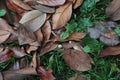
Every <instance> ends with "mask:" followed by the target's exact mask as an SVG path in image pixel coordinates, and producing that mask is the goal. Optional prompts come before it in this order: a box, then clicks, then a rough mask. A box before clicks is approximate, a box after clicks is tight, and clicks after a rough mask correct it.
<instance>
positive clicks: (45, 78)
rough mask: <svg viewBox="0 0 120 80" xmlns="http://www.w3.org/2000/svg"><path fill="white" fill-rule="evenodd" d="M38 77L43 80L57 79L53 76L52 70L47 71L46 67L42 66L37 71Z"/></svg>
mask: <svg viewBox="0 0 120 80" xmlns="http://www.w3.org/2000/svg"><path fill="white" fill-rule="evenodd" d="M37 72H38V75H39V76H40V77H41V80H55V77H54V76H53V75H52V70H51V69H45V68H44V67H42V66H40V67H39V68H38V69H37Z"/></svg>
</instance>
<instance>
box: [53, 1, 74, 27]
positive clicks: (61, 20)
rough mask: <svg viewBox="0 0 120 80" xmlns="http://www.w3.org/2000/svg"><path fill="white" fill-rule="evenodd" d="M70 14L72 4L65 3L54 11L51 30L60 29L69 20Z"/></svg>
mask: <svg viewBox="0 0 120 80" xmlns="http://www.w3.org/2000/svg"><path fill="white" fill-rule="evenodd" d="M71 14H72V3H67V4H65V5H62V6H60V7H59V8H58V9H56V12H55V14H54V15H53V17H52V22H53V27H52V28H53V29H60V28H62V27H63V26H65V24H66V23H67V22H68V21H69V20H70V18H71Z"/></svg>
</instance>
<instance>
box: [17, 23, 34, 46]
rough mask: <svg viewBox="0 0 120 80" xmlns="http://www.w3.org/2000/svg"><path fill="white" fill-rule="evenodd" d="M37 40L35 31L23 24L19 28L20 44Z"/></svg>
mask: <svg viewBox="0 0 120 80" xmlns="http://www.w3.org/2000/svg"><path fill="white" fill-rule="evenodd" d="M35 40H36V37H35V35H34V33H33V32H30V31H28V30H26V28H25V27H24V26H23V25H20V27H19V29H18V41H19V44H20V45H23V44H30V43H32V42H34V41H35Z"/></svg>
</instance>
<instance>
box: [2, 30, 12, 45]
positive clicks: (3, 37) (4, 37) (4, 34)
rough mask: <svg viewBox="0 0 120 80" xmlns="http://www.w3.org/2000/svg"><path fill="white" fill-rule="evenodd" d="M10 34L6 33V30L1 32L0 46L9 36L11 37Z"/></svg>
mask: <svg viewBox="0 0 120 80" xmlns="http://www.w3.org/2000/svg"><path fill="white" fill-rule="evenodd" d="M10 34H11V33H10V32H9V31H6V30H0V44H1V43H3V42H5V41H6V40H7V39H8V38H9V36H10Z"/></svg>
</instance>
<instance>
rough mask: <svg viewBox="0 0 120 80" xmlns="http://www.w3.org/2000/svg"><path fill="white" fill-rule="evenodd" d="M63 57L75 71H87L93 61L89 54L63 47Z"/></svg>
mask: <svg viewBox="0 0 120 80" xmlns="http://www.w3.org/2000/svg"><path fill="white" fill-rule="evenodd" d="M63 52H64V55H63V58H64V60H65V62H66V63H67V64H68V65H69V66H70V67H71V68H72V69H73V70H75V71H88V70H90V69H91V67H92V65H91V63H93V61H92V60H91V58H90V56H89V55H88V54H86V53H84V52H82V51H79V50H74V49H64V50H63Z"/></svg>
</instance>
